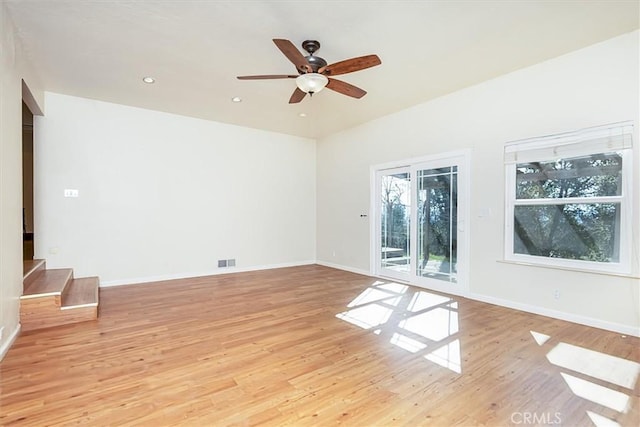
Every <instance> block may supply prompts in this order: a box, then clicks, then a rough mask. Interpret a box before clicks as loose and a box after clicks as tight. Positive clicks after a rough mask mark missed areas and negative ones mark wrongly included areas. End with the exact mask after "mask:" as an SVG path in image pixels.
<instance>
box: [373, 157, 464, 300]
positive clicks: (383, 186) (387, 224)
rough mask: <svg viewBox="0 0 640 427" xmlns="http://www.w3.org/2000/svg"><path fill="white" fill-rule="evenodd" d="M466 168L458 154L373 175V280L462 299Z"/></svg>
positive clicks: (377, 171) (384, 169)
mask: <svg viewBox="0 0 640 427" xmlns="http://www.w3.org/2000/svg"><path fill="white" fill-rule="evenodd" d="M466 164H467V154H466V153H462V154H460V153H458V154H455V155H451V156H446V155H445V156H439V157H437V158H434V159H431V160H430V159H420V160H419V161H416V162H414V163H411V162H410V163H409V164H407V165H406V166H403V167H394V168H380V169H378V170H376V171H375V189H374V191H373V197H374V199H375V200H374V206H375V207H376V212H375V229H374V230H373V231H374V232H375V234H376V236H375V238H374V239H373V245H374V247H373V248H372V252H373V253H375V261H374V262H375V264H374V265H375V268H374V274H376V275H378V276H383V277H390V278H395V279H398V280H403V281H406V282H411V283H413V284H416V285H419V286H424V287H427V288H429V289H436V290H443V291H445V292H451V293H456V294H461V293H464V288H463V287H462V285H464V286H466V283H463V282H466V281H465V280H464V275H463V274H462V273H464V271H465V267H466V261H467V260H466V256H465V254H466V247H467V243H466V233H465V227H464V225H465V219H466V218H465V216H466V215H465V211H466V206H467V203H466V200H465V197H466V188H465V185H464V182H465V181H464V179H461V178H463V177H464V176H465V174H466V172H467V171H466Z"/></svg>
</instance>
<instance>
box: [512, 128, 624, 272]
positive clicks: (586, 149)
mask: <svg viewBox="0 0 640 427" xmlns="http://www.w3.org/2000/svg"><path fill="white" fill-rule="evenodd" d="M632 134H633V124H632V122H621V123H614V124H610V125H605V126H598V127H594V128H588V129H582V130H579V131H575V132H568V133H564V134H559V135H552V136H544V137H539V138H531V139H526V140H520V141H514V142H510V143H507V144H506V145H505V234H504V249H505V253H504V258H505V261H510V262H516V263H523V264H531V265H539V266H546V267H556V268H563V269H569V270H579V271H590V272H601V273H613V274H621V275H629V274H630V273H631V250H632V235H633V234H632V231H633V230H632V226H633V224H632V218H633V201H632V194H633V186H632V183H633V178H632V177H633V152H632ZM610 152H617V153H619V154H620V155H621V157H622V184H621V185H622V187H621V192H620V193H621V194H620V195H619V196H608V197H576V198H568V199H562V203H560V204H584V203H587V204H593V203H612V202H614V203H620V238H619V241H618V243H619V248H618V250H619V261H618V262H595V261H584V260H573V259H567V258H550V257H543V256H536V255H528V254H517V253H514V212H515V207H516V206H526V205H529V206H532V205H545V206H548V205H553V204H554V203H553V200H554V199H519V200H516V165H517V164H518V163H524V162H528V161H550V160H557V159H562V158H572V157H579V156H584V155H591V154H598V153H610Z"/></svg>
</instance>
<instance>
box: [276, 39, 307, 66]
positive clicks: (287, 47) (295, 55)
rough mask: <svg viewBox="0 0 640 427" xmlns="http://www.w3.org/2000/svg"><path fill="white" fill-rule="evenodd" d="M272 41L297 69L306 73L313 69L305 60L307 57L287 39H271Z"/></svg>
mask: <svg viewBox="0 0 640 427" xmlns="http://www.w3.org/2000/svg"><path fill="white" fill-rule="evenodd" d="M273 42H274V43H275V44H276V46H278V49H280V51H281V52H282V53H284V56H286V57H287V59H289V61H291V62H293V65H295V66H296V68H297V69H298V70H300V71H304V72H308V73H310V72H312V71H313V70H312V69H311V66H310V65H309V63H308V62H307V59H306V58H305V57H304V56H303V55H302V53H300V51H299V50H298V48H297V47H295V46H294V45H293V43H291V42H290V41H289V40H286V39H273Z"/></svg>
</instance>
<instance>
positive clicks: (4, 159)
mask: <svg viewBox="0 0 640 427" xmlns="http://www.w3.org/2000/svg"><path fill="white" fill-rule="evenodd" d="M16 37H17V36H16V31H15V28H14V25H13V22H12V20H11V17H10V16H9V14H8V12H7V10H6V6H5V4H4V3H2V2H0V335H2V336H1V338H0V359H2V357H3V356H4V354H5V353H6V351H7V350H8V348H9V345H10V343H11V341H12V340H13V339H14V338H15V337H16V335H17V333H18V331H19V325H20V300H19V298H20V295H21V294H22V80H23V79H24V80H25V82H27V84H28V85H29V89H31V94H30V95H32V96H31V98H30V104H31V105H32V106H36V103H37V102H38V101H42V92H41V91H39V90H38V87H39V86H38V80H37V78H36V77H35V72H34V70H33V69H32V68H31V67H30V65H29V64H28V62H27V61H26V60H25V58H24V57H23V52H22V48H21V44H20V42H19V40H17V38H16ZM38 108H39V107H38Z"/></svg>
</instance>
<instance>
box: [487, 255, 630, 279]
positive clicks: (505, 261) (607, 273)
mask: <svg viewBox="0 0 640 427" xmlns="http://www.w3.org/2000/svg"><path fill="white" fill-rule="evenodd" d="M496 262H499V263H502V264H515V265H524V266H527V267H537V268H550V269H552V270H564V271H573V272H577V273H589V274H598V275H601V276H615V277H622V278H626V279H640V276H638V275H637V274H633V273H617V272H615V271H598V270H588V269H583V268H574V267H563V266H560V265H548V264H547V265H543V264H538V263H533V262H526V261H514V260H508V259H499V260H497V261H496Z"/></svg>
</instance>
